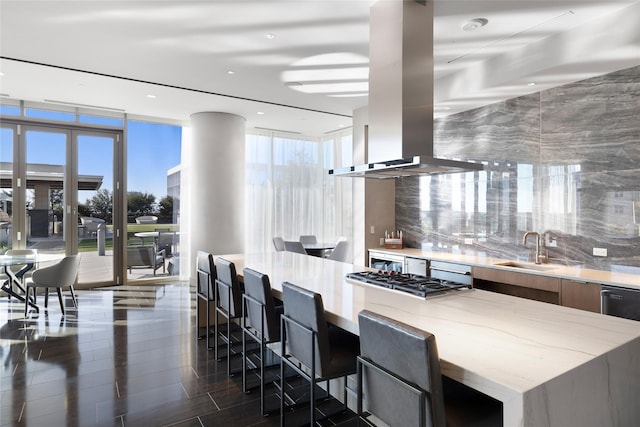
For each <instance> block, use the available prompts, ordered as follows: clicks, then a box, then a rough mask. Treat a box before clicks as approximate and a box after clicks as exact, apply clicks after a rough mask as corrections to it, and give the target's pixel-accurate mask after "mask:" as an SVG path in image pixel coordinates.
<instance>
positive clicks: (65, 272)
mask: <svg viewBox="0 0 640 427" xmlns="http://www.w3.org/2000/svg"><path fill="white" fill-rule="evenodd" d="M79 265H80V256H79V255H69V256H66V257H64V258H62V260H60V262H58V263H57V264H54V265H52V266H50V267H44V268H39V269H37V270H36V271H34V272H33V275H32V276H31V279H30V280H29V281H27V283H26V287H25V289H26V295H25V299H24V315H25V317H26V316H27V312H28V310H29V293H30V292H31V289H33V302H34V303H35V302H36V293H37V292H36V289H37V288H45V289H46V291H45V296H44V306H45V308H47V306H48V303H49V288H56V290H57V292H58V301H60V311H62V315H63V316H64V314H65V312H64V302H63V301H62V288H65V287H68V288H69V290H70V291H71V299H72V300H73V305H74V306H75V307H76V308H78V302H77V300H76V294H75V292H74V290H73V284H74V283H75V281H76V277H77V275H78V266H79Z"/></svg>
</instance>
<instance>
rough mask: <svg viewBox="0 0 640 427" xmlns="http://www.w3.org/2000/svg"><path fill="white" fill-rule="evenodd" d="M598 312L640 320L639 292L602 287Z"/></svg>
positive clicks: (614, 287) (615, 287)
mask: <svg viewBox="0 0 640 427" xmlns="http://www.w3.org/2000/svg"><path fill="white" fill-rule="evenodd" d="M600 312H601V313H602V314H609V315H611V316H617V317H624V318H625V319H631V320H640V290H635V289H630V288H619V287H617V286H602V290H601V291H600Z"/></svg>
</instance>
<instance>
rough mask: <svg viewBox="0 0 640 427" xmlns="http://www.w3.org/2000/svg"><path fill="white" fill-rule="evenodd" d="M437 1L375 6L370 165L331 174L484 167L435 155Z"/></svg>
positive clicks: (390, 174)
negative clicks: (434, 61)
mask: <svg viewBox="0 0 640 427" xmlns="http://www.w3.org/2000/svg"><path fill="white" fill-rule="evenodd" d="M433 19H434V14H433V2H432V1H429V2H425V1H419V0H416V1H411V0H409V1H407V0H404V1H397V0H382V1H379V2H378V3H376V4H374V5H373V6H372V7H371V14H370V34H369V35H370V39H369V133H368V141H367V146H368V150H367V151H368V160H369V162H368V163H365V164H363V165H357V166H349V167H346V168H341V169H331V170H330V171H329V174H330V175H334V176H346V177H365V178H382V179H384V178H397V177H403V176H412V175H426V174H442V173H455V172H468V171H475V170H482V169H483V166H482V165H481V164H479V163H467V162H462V161H457V160H447V159H439V158H435V157H433V74H434V73H433Z"/></svg>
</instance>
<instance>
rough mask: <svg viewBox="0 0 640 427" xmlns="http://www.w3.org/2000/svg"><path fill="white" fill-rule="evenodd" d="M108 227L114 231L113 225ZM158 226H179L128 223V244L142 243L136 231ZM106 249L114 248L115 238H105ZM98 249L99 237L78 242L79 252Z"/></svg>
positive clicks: (173, 225) (149, 229) (172, 225)
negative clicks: (136, 235)
mask: <svg viewBox="0 0 640 427" xmlns="http://www.w3.org/2000/svg"><path fill="white" fill-rule="evenodd" d="M107 228H108V229H109V230H111V231H112V232H113V226H111V225H107ZM156 228H168V229H169V230H170V231H177V230H178V226H177V225H175V224H127V245H129V244H130V243H133V244H140V238H138V237H135V236H134V234H135V233H140V232H144V231H155V230H156ZM104 243H105V250H112V249H113V238H111V237H107V238H106V239H105V242H104ZM97 250H98V239H96V238H89V239H81V240H80V241H79V242H78V252H95V251H97Z"/></svg>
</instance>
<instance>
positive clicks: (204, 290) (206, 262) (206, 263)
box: [196, 251, 216, 300]
mask: <svg viewBox="0 0 640 427" xmlns="http://www.w3.org/2000/svg"><path fill="white" fill-rule="evenodd" d="M196 275H197V276H196V280H197V283H198V293H199V294H200V295H203V296H204V297H206V298H207V299H208V300H213V299H214V298H215V293H214V291H213V285H214V281H215V278H216V266H215V264H214V263H213V255H211V254H210V253H208V252H204V251H198V254H197V256H196Z"/></svg>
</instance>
